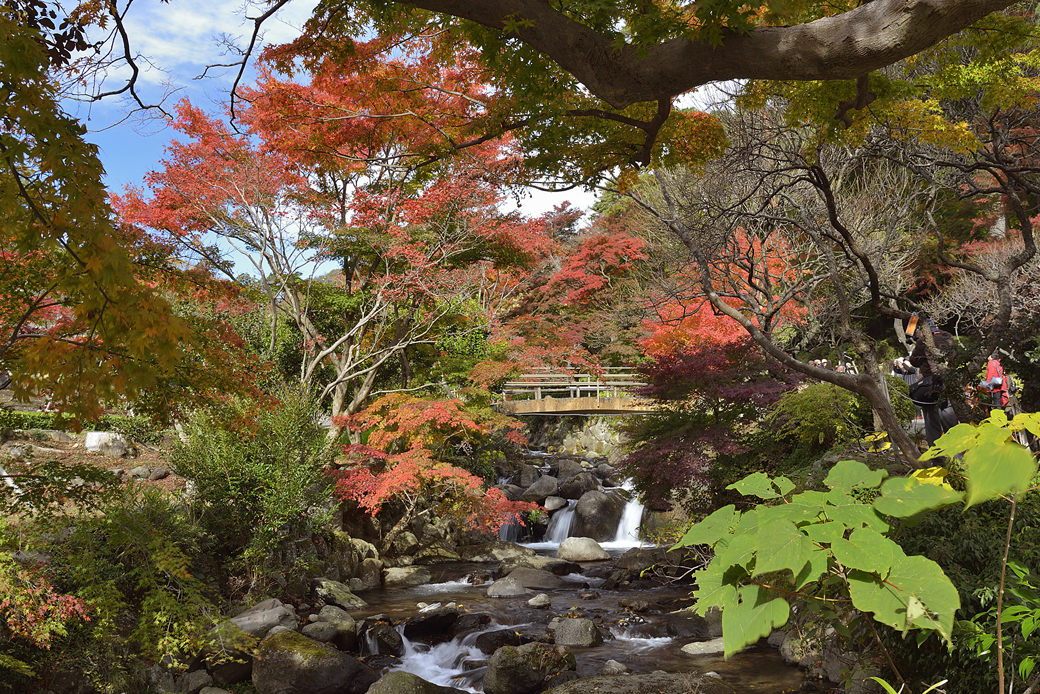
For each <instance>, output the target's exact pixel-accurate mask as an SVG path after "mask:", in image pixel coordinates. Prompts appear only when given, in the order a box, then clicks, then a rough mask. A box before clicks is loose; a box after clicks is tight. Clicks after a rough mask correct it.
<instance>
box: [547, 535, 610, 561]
mask: <svg viewBox="0 0 1040 694" xmlns="http://www.w3.org/2000/svg"><path fill="white" fill-rule="evenodd" d="M556 558H557V559H563V560H565V561H606V560H608V559H610V555H609V554H607V551H606V550H605V549H603V548H602V547H600V546H599V543H598V542H596V541H595V540H593V539H592V538H591V537H568V538H566V539H565V540H564V541H563V542H561V543H560V548H559V549H558V550H556Z"/></svg>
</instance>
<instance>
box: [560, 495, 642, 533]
mask: <svg viewBox="0 0 1040 694" xmlns="http://www.w3.org/2000/svg"><path fill="white" fill-rule="evenodd" d="M627 503H628V501H627V499H625V497H624V495H623V494H618V493H617V492H611V493H610V494H606V493H604V492H600V491H591V492H585V493H584V494H582V496H581V498H580V499H578V503H577V505H576V506H575V507H574V522H573V523H572V524H571V533H570V534H571V535H573V536H576V537H591V538H592V539H593V540H596V541H597V542H605V541H608V540H613V539H614V536H615V535H616V534H617V527H618V523H619V522H620V521H621V514H622V513H623V512H624V510H625V504H627Z"/></svg>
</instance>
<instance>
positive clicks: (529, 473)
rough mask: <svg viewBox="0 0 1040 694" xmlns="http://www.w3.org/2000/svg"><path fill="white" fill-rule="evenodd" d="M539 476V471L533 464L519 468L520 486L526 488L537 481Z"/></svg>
mask: <svg viewBox="0 0 1040 694" xmlns="http://www.w3.org/2000/svg"><path fill="white" fill-rule="evenodd" d="M539 477H541V473H540V472H539V471H538V468H536V467H535V466H534V465H524V467H523V469H522V470H520V486H521V487H523V488H524V489H527V488H528V487H530V486H531V485H532V484H534V483H535V482H537V481H538V478H539Z"/></svg>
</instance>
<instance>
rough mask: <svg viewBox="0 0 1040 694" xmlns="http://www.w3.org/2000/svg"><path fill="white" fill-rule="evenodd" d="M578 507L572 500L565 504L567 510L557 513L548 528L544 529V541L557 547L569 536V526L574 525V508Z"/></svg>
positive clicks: (563, 509)
mask: <svg viewBox="0 0 1040 694" xmlns="http://www.w3.org/2000/svg"><path fill="white" fill-rule="evenodd" d="M577 505H578V502H577V501H574V500H573V499H572V500H570V501H568V502H567V508H561V509H560V510H559V511H557V512H556V513H555V514H554V515H553V517H552V520H550V521H549V527H548V528H546V529H545V541H546V542H552V543H555V544H556V545H557V546H559V544H560V543H561V542H563V541H564V540H566V539H567V538H568V537H570V536H571V524H573V523H574V507H575V506H577Z"/></svg>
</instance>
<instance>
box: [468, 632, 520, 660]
mask: <svg viewBox="0 0 1040 694" xmlns="http://www.w3.org/2000/svg"><path fill="white" fill-rule="evenodd" d="M473 645H475V646H476V647H477V648H479V649H480V652H481V653H484V654H486V655H491V654H492V653H494V652H495V651H497V650H498V649H499V648H501V647H502V646H519V645H520V635H519V634H518V633H516V632H515V631H513V630H512V629H499V630H498V631H486V632H484V633H483V634H481V635H480V636H478V637H477V640H476V641H475V642H474V644H473Z"/></svg>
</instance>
